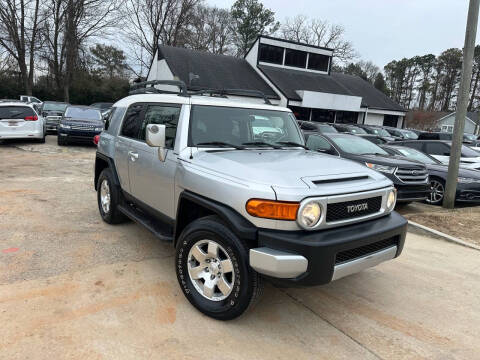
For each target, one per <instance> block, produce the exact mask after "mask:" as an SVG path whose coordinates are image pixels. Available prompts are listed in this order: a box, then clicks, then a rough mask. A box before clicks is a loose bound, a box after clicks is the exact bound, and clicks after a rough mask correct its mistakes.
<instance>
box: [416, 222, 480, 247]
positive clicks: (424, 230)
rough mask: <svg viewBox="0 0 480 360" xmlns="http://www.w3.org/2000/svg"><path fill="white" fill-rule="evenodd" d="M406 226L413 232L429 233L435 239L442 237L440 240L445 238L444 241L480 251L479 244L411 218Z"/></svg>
mask: <svg viewBox="0 0 480 360" xmlns="http://www.w3.org/2000/svg"><path fill="white" fill-rule="evenodd" d="M408 228H409V231H411V232H413V233H416V234H420V235H425V234H427V235H430V236H431V237H434V238H437V239H442V240H445V241H448V242H452V243H455V244H457V245H461V246H465V247H468V248H470V249H474V250H479V251H480V246H477V245H474V244H471V243H469V242H466V241H463V240H460V239H458V238H456V237H453V236H450V235H447V234H444V233H442V232H440V231H438V230H435V229H432V228H429V227H427V226H425V225H421V224H418V223H416V222H413V221H411V220H408Z"/></svg>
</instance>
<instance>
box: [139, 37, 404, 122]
mask: <svg viewBox="0 0 480 360" xmlns="http://www.w3.org/2000/svg"><path fill="white" fill-rule="evenodd" d="M332 57H333V50H332V49H328V48H323V47H318V46H312V45H307V44H302V43H297V42H292V41H287V40H282V39H277V38H272V37H268V36H259V37H258V38H257V40H256V41H255V43H254V44H253V46H252V47H251V48H250V50H249V51H248V53H247V55H246V56H245V58H243V59H242V58H235V57H232V56H226V55H216V54H211V53H207V52H202V51H196V50H190V49H185V48H179V47H172V46H163V45H161V46H159V48H158V51H157V53H156V55H155V58H154V59H155V60H154V61H153V63H152V66H151V68H150V71H149V73H148V78H147V80H149V81H150V80H182V81H183V82H185V83H186V84H187V86H188V88H189V90H192V91H194V90H199V89H244V90H260V91H262V92H263V93H264V94H265V95H266V96H267V97H268V98H269V100H270V101H271V102H272V103H273V104H277V105H280V106H285V107H288V108H290V109H292V111H293V112H294V113H295V115H296V117H297V118H298V119H299V120H310V121H319V122H331V123H358V124H371V125H385V126H394V127H403V125H404V119H405V109H403V108H402V107H401V106H400V105H398V104H397V103H395V102H394V101H393V100H391V99H390V98H389V97H388V96H386V95H385V94H384V93H382V92H381V91H379V90H377V89H376V88H375V87H374V86H373V85H372V84H370V83H369V82H367V81H365V80H363V79H362V78H360V77H358V76H354V75H346V74H341V73H336V72H333V71H331V66H332ZM164 90H169V88H168V87H165V88H164ZM172 90H173V89H172ZM229 97H230V98H239V99H240V98H241V99H244V100H247V101H254V102H257V101H262V100H261V99H258V98H255V97H252V96H240V95H231V96H229Z"/></svg>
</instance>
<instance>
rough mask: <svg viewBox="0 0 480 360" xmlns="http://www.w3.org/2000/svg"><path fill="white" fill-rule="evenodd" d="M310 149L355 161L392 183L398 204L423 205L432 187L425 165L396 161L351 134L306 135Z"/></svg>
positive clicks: (375, 146) (397, 158) (397, 159)
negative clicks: (415, 203) (420, 203)
mask: <svg viewBox="0 0 480 360" xmlns="http://www.w3.org/2000/svg"><path fill="white" fill-rule="evenodd" d="M305 137H306V139H307V147H308V148H309V149H312V150H315V151H319V152H322V153H324V154H330V155H335V156H339V157H342V158H345V159H350V160H354V161H356V162H359V163H360V164H363V165H366V166H368V167H369V168H371V169H373V170H376V171H379V172H381V173H382V174H384V175H385V176H386V177H388V178H389V179H390V180H392V182H393V184H394V186H395V188H396V189H397V191H398V195H397V201H398V202H412V201H423V200H425V199H426V198H427V196H429V193H430V186H429V182H428V174H427V170H426V168H425V165H423V164H419V163H417V162H412V161H408V160H405V159H404V158H402V157H392V156H391V155H389V154H388V153H387V152H386V151H385V150H383V149H382V148H381V147H379V146H378V145H376V144H374V143H372V142H370V141H368V140H365V139H363V138H361V137H360V136H355V135H349V134H319V133H307V132H306V133H305Z"/></svg>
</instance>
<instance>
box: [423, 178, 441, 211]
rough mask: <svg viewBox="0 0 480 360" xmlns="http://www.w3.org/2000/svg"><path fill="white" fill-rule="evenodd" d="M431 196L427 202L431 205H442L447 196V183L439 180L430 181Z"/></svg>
mask: <svg viewBox="0 0 480 360" xmlns="http://www.w3.org/2000/svg"><path fill="white" fill-rule="evenodd" d="M430 190H431V192H430V195H429V196H428V197H427V200H426V202H427V203H428V204H431V205H441V204H442V203H443V197H444V196H445V181H443V180H441V179H437V178H431V179H430Z"/></svg>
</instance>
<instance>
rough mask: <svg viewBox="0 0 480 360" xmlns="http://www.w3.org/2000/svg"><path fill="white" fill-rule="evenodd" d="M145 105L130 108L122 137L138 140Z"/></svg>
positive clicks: (123, 126) (123, 125)
mask: <svg viewBox="0 0 480 360" xmlns="http://www.w3.org/2000/svg"><path fill="white" fill-rule="evenodd" d="M142 115H143V105H138V104H137V105H132V106H130V107H129V108H128V110H127V114H126V115H125V119H124V120H123V124H122V131H121V133H120V134H121V135H122V136H125V137H129V138H132V139H138V134H139V133H140V129H141V127H142Z"/></svg>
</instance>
